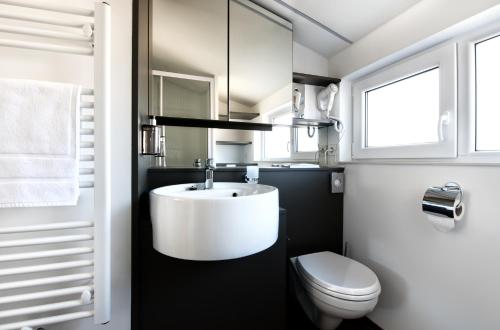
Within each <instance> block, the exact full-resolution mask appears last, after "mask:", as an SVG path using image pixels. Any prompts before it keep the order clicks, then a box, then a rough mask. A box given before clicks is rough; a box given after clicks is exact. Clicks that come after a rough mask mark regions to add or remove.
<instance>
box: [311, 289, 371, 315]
mask: <svg viewBox="0 0 500 330" xmlns="http://www.w3.org/2000/svg"><path fill="white" fill-rule="evenodd" d="M302 286H303V288H304V289H305V291H306V292H307V294H308V295H309V296H310V297H311V298H312V299H313V300H316V301H319V302H321V303H322V304H324V305H325V306H331V307H334V308H336V309H337V310H343V311H345V312H347V313H353V312H354V313H356V312H363V313H367V312H370V311H372V310H373V308H374V307H375V305H376V304H377V301H378V297H375V298H374V299H369V300H361V301H356V300H346V299H341V298H337V297H334V296H331V295H326V294H324V293H323V292H321V291H319V290H317V289H315V288H314V287H312V286H310V285H308V284H304V283H303V284H302ZM331 307H327V308H331ZM343 316H344V317H345V315H343Z"/></svg>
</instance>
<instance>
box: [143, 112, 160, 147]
mask: <svg viewBox="0 0 500 330" xmlns="http://www.w3.org/2000/svg"><path fill="white" fill-rule="evenodd" d="M141 135H142V141H141V154H143V155H152V156H157V155H159V154H160V151H161V148H160V128H159V127H158V126H157V125H156V119H155V117H150V118H149V124H146V125H142V134H141Z"/></svg>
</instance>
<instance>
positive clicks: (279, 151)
mask: <svg viewBox="0 0 500 330" xmlns="http://www.w3.org/2000/svg"><path fill="white" fill-rule="evenodd" d="M292 117H293V114H292V113H284V114H277V115H275V116H273V117H271V121H272V123H273V124H286V123H289V122H290V121H291V120H292ZM264 153H265V158H267V159H279V158H290V127H285V126H274V127H273V130H272V131H271V132H265V135H264Z"/></svg>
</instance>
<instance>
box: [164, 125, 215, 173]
mask: <svg viewBox="0 0 500 330" xmlns="http://www.w3.org/2000/svg"><path fill="white" fill-rule="evenodd" d="M165 141H166V157H167V164H168V166H173V167H175V166H182V167H191V166H193V162H194V160H195V159H197V158H201V159H202V160H205V159H207V158H208V129H207V128H201V127H166V128H165Z"/></svg>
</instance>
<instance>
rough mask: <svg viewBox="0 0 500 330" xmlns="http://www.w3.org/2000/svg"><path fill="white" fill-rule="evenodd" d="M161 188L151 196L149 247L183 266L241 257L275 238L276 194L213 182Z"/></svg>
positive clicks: (249, 186) (254, 186) (267, 189)
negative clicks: (182, 261)
mask: <svg viewBox="0 0 500 330" xmlns="http://www.w3.org/2000/svg"><path fill="white" fill-rule="evenodd" d="M196 186H197V184H180V185H172V186H165V187H161V188H157V189H154V190H152V191H151V192H150V206H151V222H152V224H153V247H154V248H155V249H156V250H157V251H158V252H160V253H163V254H165V255H168V256H171V257H175V258H180V259H188V260H225V259H235V258H241V257H245V256H248V255H251V254H254V253H257V252H260V251H262V250H265V249H267V248H268V247H270V246H272V245H273V244H274V243H275V242H276V240H277V238H278V225H279V207H278V205H279V203H278V189H277V188H275V187H271V186H266V185H260V184H246V183H231V182H215V183H214V186H213V189H207V190H190V189H192V188H193V187H196Z"/></svg>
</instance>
